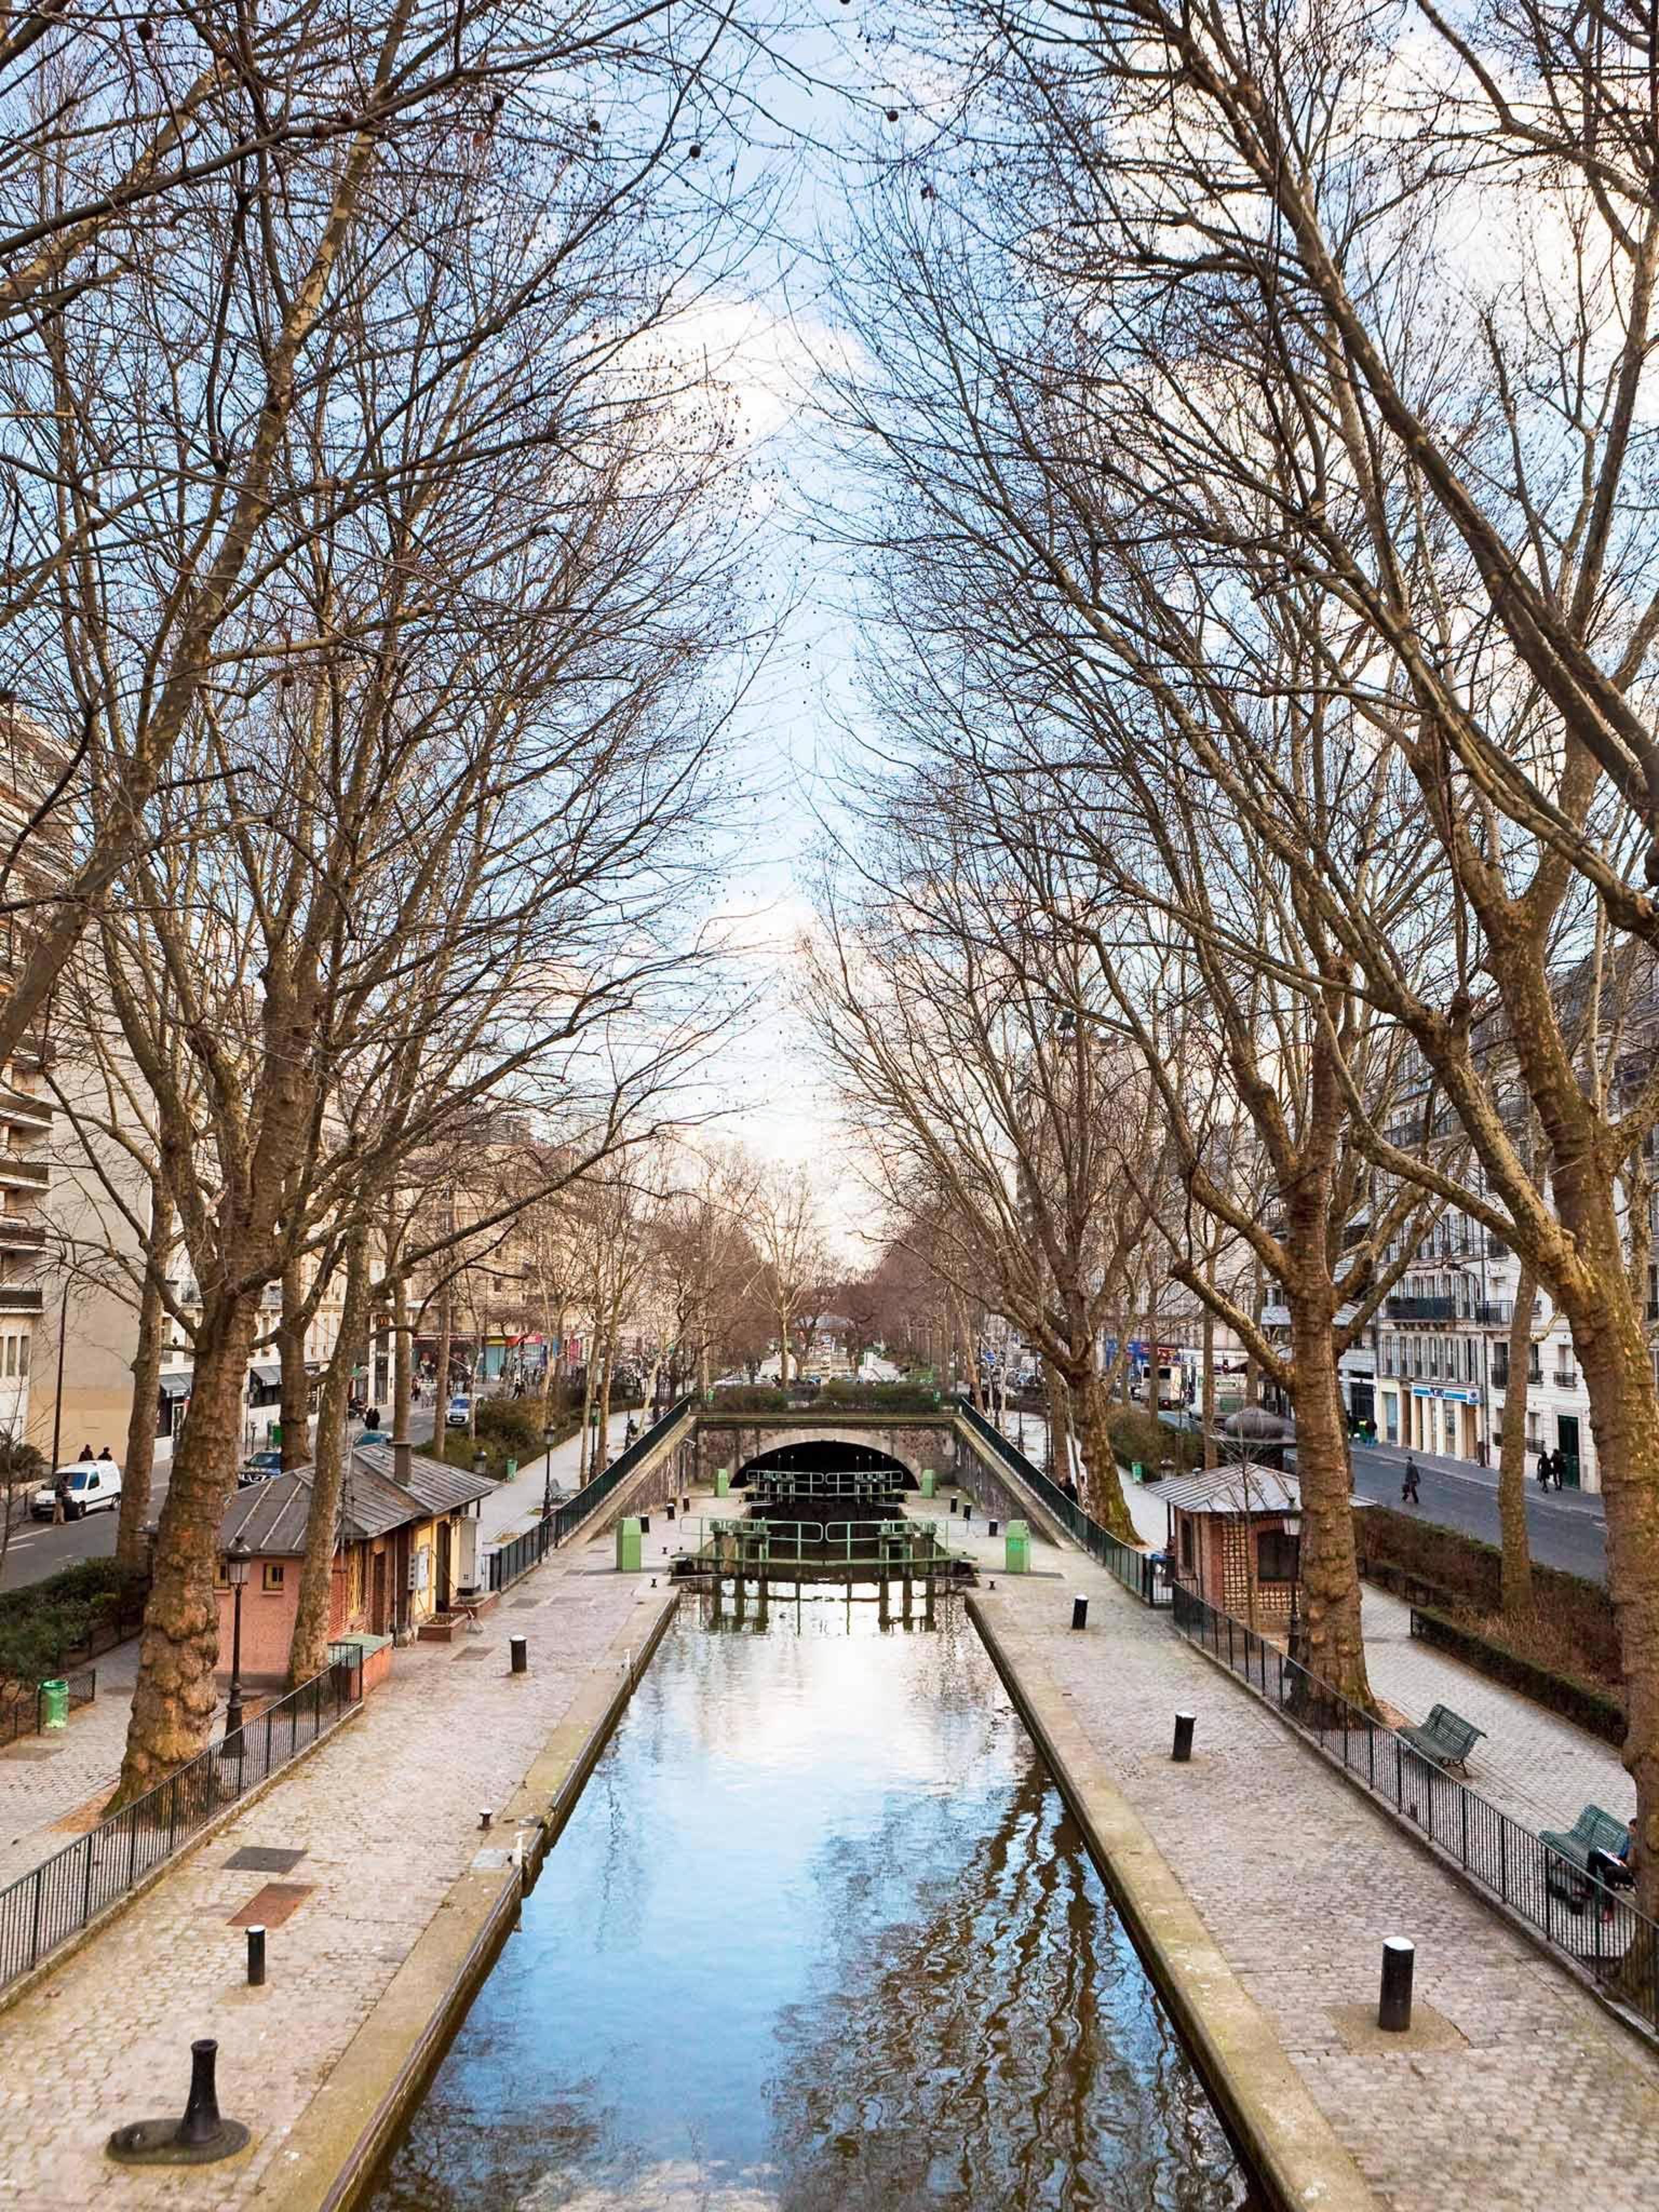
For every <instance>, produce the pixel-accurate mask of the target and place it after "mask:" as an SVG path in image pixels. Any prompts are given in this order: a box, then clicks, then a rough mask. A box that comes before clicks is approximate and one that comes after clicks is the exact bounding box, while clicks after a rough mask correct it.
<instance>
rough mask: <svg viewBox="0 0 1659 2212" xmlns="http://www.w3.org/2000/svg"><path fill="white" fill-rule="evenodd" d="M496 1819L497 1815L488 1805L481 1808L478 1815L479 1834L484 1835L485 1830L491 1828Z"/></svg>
mask: <svg viewBox="0 0 1659 2212" xmlns="http://www.w3.org/2000/svg"><path fill="white" fill-rule="evenodd" d="M494 1819H495V1814H494V1813H493V1812H492V1811H491V1810H490V1808H489V1806H488V1805H485V1806H483V1808H481V1809H480V1811H479V1814H478V1832H479V1833H480V1835H482V1834H483V1832H484V1830H485V1829H486V1828H488V1827H489V1825H490V1823H491V1821H492V1820H494Z"/></svg>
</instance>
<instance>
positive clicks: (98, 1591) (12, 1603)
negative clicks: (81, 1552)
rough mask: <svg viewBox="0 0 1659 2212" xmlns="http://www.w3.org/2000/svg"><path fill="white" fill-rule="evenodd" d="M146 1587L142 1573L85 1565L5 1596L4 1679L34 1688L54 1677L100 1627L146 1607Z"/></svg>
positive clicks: (0, 1654)
mask: <svg viewBox="0 0 1659 2212" xmlns="http://www.w3.org/2000/svg"><path fill="white" fill-rule="evenodd" d="M147 1581H148V1578H147V1577H146V1576H145V1573H144V1571H143V1568H142V1567H124V1566H121V1565H118V1562H117V1561H115V1560H114V1559H82V1560H80V1561H78V1562H77V1563H76V1565H74V1566H72V1567H64V1568H61V1569H60V1570H59V1571H58V1573H57V1574H55V1575H48V1576H47V1577H46V1580H45V1581H44V1582H38V1583H27V1584H26V1585H25V1587H24V1588H23V1589H16V1590H7V1591H5V1592H4V1593H3V1594H0V1678H3V1679H5V1680H10V1681H14V1682H19V1683H22V1684H24V1685H27V1686H31V1687H32V1686H33V1684H35V1683H36V1682H38V1681H40V1680H41V1679H42V1677H43V1676H46V1675H48V1674H55V1673H56V1672H57V1671H58V1668H59V1667H60V1666H61V1665H62V1663H63V1661H64V1655H65V1654H66V1653H68V1652H70V1651H74V1650H77V1649H78V1648H79V1647H80V1646H81V1645H82V1644H88V1643H89V1642H90V1641H91V1640H92V1638H93V1634H94V1631H95V1630H96V1629H97V1628H98V1627H99V1626H100V1624H102V1623H104V1622H106V1621H107V1620H110V1619H111V1618H112V1616H114V1617H116V1618H118V1617H119V1616H120V1615H121V1614H122V1613H124V1612H127V1613H131V1612H132V1611H133V1610H135V1609H136V1608H137V1607H138V1606H140V1605H142V1603H143V1595H144V1591H145V1589H146V1587H147Z"/></svg>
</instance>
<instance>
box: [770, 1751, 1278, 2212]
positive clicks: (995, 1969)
mask: <svg viewBox="0 0 1659 2212" xmlns="http://www.w3.org/2000/svg"><path fill="white" fill-rule="evenodd" d="M919 1809H921V1810H922V1811H923V1818H922V1820H921V1821H920V1822H918V1821H917V1820H915V1817H914V1815H915V1813H916V1812H917V1811H918V1810H919ZM981 1809H982V1810H984V1811H985V1812H986V1813H987V1814H991V1813H994V1823H993V1825H992V1826H990V1827H989V1829H988V1831H984V1830H981V1829H980V1827H979V1823H978V1822H977V1821H976V1820H973V1819H972V1818H971V1814H972V1813H975V1812H978V1811H980V1810H981ZM964 1812H966V1813H969V1815H970V1817H969V1818H967V1819H964V1818H963V1814H964ZM919 1864H920V1865H923V1866H927V1867H932V1868H933V1869H936V1870H937V1871H936V1873H935V1874H934V1875H933V1876H932V1877H931V1878H928V1879H926V1880H924V1881H923V1882H922V1884H921V1889H920V1893H919V1895H917V1897H916V1905H917V1910H916V1913H915V1917H914V1918H913V1919H911V1920H909V1921H908V1922H902V1921H896V1920H895V1919H893V1918H892V1917H891V1913H892V1908H893V1906H894V1905H896V1902H897V1901H898V1900H897V1898H896V1889H897V1888H898V1887H899V1886H900V1885H899V1883H896V1881H895V1880H894V1877H893V1875H892V1872H891V1869H893V1868H894V1867H895V1866H899V1867H901V1868H902V1869H906V1870H907V1871H906V1873H905V1874H904V1875H902V1876H901V1878H900V1879H901V1881H902V1887H903V1888H904V1889H906V1890H910V1891H911V1892H912V1893H913V1894H915V1887H914V1886H915V1873H914V1869H915V1867H916V1866H917V1865H919ZM818 1878H819V1880H820V1881H822V1882H823V1884H824V1885H825V1886H826V1887H829V1888H830V1889H832V1890H833V1892H834V1894H833V1896H832V1897H830V1898H828V1899H826V1900H825V1910H824V1913H823V1920H824V1924H825V1926H826V1927H827V1928H829V1929H835V1930H836V1931H837V1941H836V1952H835V1955H834V1956H833V1958H826V1960H824V1961H823V1972H822V1975H821V1977H820V1984H821V1986H820V1990H819V1993H818V1994H817V1996H815V1997H814V1998H813V1999H812V2000H811V2002H808V2003H806V2004H803V2005H800V2006H797V2007H795V2008H792V2009H791V2011H790V2012H788V2013H787V2014H786V2015H784V2016H783V2017H782V2018H781V2020H780V2021H779V2024H778V2042H779V2047H780V2063H779V2065H778V2068H777V2070H776V2072H775V2075H774V2076H773V2078H772V2080H771V2081H770V2083H769V2102H770V2105H771V2108H772V2113H773V2121H774V2129H775V2136H774V2152H773V2154H774V2157H775V2161H776V2166H777V2172H778V2188H779V2201H780V2203H781V2205H782V2206H783V2207H784V2208H786V2212H818V2208H823V2212H829V2208H831V2207H838V2208H848V2212H863V2208H866V2207H868V2208H870V2212H876V2208H878V2207H880V2208H883V2209H884V2212H892V2208H896V2207H898V2208H902V2207H904V2206H906V2205H910V2204H924V2203H925V2204H927V2205H936V2204H939V2203H957V2204H962V2205H971V2206H973V2207H975V2208H976V2212H978V2208H985V2212H990V2209H991V2208H993V2207H1005V2208H1008V2212H1014V2208H1018V2212H1029V2208H1035V2207H1039V2206H1041V2207H1050V2206H1052V2207H1054V2208H1056V2209H1057V2212H1085V2208H1091V2207H1096V2206H1100V2207H1110V2208H1114V2212H1118V2208H1121V2212H1152V2208H1158V2212H1218V2208H1221V2207H1225V2206H1229V2205H1231V2204H1233V2203H1236V2202H1237V2201H1238V2199H1239V2197H1240V2195H1241V2190H1240V2185H1239V2184H1238V2181H1237V2177H1236V2175H1235V2174H1234V2172H1233V2171H1232V2166H1231V2154H1230V2152H1229V2150H1228V2148H1227V2144H1226V2142H1225V2137H1224V2136H1223V2134H1222V2132H1221V2130H1220V2128H1219V2127H1218V2124H1217V2123H1216V2121H1215V2119H1214V2118H1213V2116H1212V2114H1211V2112H1210V2111H1209V2109H1208V2106H1207V2105H1206V2102H1205V2100H1204V2096H1203V2093H1202V2090H1201V2088H1200V2086H1199V2083H1198V2081H1197V2078H1196V2076H1195V2075H1194V2072H1193V2069H1192V2067H1191V2065H1190V2063H1188V2060H1187V2059H1186V2057H1185V2056H1184V2054H1182V2051H1181V2050H1180V2048H1179V2046H1178V2045H1177V2044H1176V2041H1175V2039H1174V2037H1173V2034H1172V2033H1170V2029H1169V2027H1168V2023H1167V2022H1166V2021H1165V2020H1164V2016H1163V2015H1162V2013H1161V2011H1160V2009H1159V2008H1158V2005H1157V2003H1156V2002H1155V2000H1154V1999H1153V1997H1152V1993H1151V1991H1150V1990H1149V1989H1148V1987H1147V1985H1146V1981H1145V1978H1144V1977H1143V1975H1142V1973H1141V1971H1140V1968H1139V1964H1138V1962H1137V1961H1136V1960H1135V1958H1134V1956H1133V1952H1132V1951H1130V1949H1129V1948H1128V1946H1127V1942H1126V1941H1125V1940H1124V1938H1123V1937H1122V1935H1121V1930H1120V1929H1119V1928H1118V1926H1117V1923H1116V1922H1115V1918H1114V1917H1112V1915H1111V1912H1110V1909H1109V1905H1107V1903H1106V1900H1105V1898H1104V1896H1103V1893H1102V1891H1101V1888H1100V1885H1099V1881H1098V1879H1097V1876H1096V1875H1095V1874H1094V1872H1093V1869H1092V1868H1091V1866H1090V1865H1089V1863H1088V1860H1087V1855H1086V1853H1085V1850H1084V1848H1083V1843H1082V1838H1081V1837H1080V1836H1079V1833H1078V1832H1077V1830H1076V1828H1075V1827H1074V1826H1073V1823H1072V1821H1071V1820H1070V1819H1069V1818H1068V1817H1067V1816H1066V1814H1064V1812H1063V1809H1062V1808H1061V1807H1060V1802H1059V1798H1058V1795H1057V1793H1056V1792H1055V1791H1054V1789H1053V1786H1052V1784H1050V1783H1049V1782H1048V1778H1047V1776H1046V1775H1045V1774H1044V1773H1043V1771H1042V1769H1041V1767H1040V1766H1039V1765H1037V1763H1036V1759H1035V1758H1031V1759H1028V1760H1027V1761H1026V1762H1025V1764H1024V1771H1023V1772H1022V1773H1021V1775H1020V1776H1019V1778H1018V1780H1017V1781H1016V1782H1015V1783H1014V1784H1012V1786H1011V1787H1010V1788H1009V1789H1008V1790H1007V1791H1006V1796H1005V1797H1004V1798H1003V1802H1002V1803H1001V1805H1000V1808H994V1807H993V1806H992V1805H991V1804H990V1803H988V1802H987V1801H986V1800H984V1799H982V1798H981V1799H980V1800H979V1801H978V1802H977V1803H976V1804H975V1805H974V1806H973V1807H971V1808H968V1807H963V1805H962V1804H961V1802H960V1801H957V1802H955V1803H954V1804H953V1803H952V1802H951V1801H948V1800H933V1801H929V1802H928V1804H927V1807H926V1808H915V1807H914V1806H913V1807H909V1808H905V1811H904V1813H903V1814H902V1815H901V1816H900V1817H899V1818H897V1819H896V1820H895V1822H894V1823H893V1825H892V1826H891V1827H890V1829H889V1830H888V1831H887V1832H884V1833H883V1834H882V1835H880V1836H878V1837H872V1838H868V1839H863V1840H860V1841H857V1842H852V1843H846V1844H842V1845H841V1846H840V1847H838V1848H836V1847H832V1848H831V1849H829V1850H826V1851H825V1853H824V1854H823V1856H822V1857H821V1859H820V1862H819V1868H818Z"/></svg>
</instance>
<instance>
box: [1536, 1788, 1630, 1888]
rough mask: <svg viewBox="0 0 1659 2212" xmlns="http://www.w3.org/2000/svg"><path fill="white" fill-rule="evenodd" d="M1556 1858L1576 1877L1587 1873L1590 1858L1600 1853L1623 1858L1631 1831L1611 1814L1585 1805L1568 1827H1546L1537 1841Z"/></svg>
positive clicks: (1608, 1856) (1598, 1807) (1628, 1847)
mask: <svg viewBox="0 0 1659 2212" xmlns="http://www.w3.org/2000/svg"><path fill="white" fill-rule="evenodd" d="M1538 1840H1539V1842H1540V1843H1541V1844H1547V1845H1548V1846H1549V1848H1550V1850H1553V1852H1554V1853H1555V1855H1556V1857H1558V1858H1563V1859H1565V1861H1566V1862H1567V1863H1568V1865H1569V1866H1571V1867H1572V1868H1574V1869H1576V1870H1577V1872H1578V1873H1579V1874H1583V1875H1587V1874H1588V1873H1589V1870H1590V1860H1591V1857H1593V1856H1594V1855H1595V1853H1596V1852H1600V1853H1601V1856H1602V1857H1604V1858H1609V1859H1622V1858H1623V1857H1624V1856H1625V1854H1626V1851H1627V1850H1629V1849H1630V1830H1629V1828H1628V1827H1627V1826H1626V1824H1625V1823H1624V1821H1622V1820H1614V1818H1613V1814H1611V1813H1604V1812H1603V1811H1602V1810H1601V1807H1600V1806H1599V1805H1586V1806H1585V1808H1584V1809H1583V1812H1582V1813H1581V1814H1579V1815H1578V1818H1577V1820H1575V1821H1574V1822H1573V1824H1572V1826H1571V1827H1570V1828H1566V1829H1561V1828H1546V1829H1545V1830H1544V1832H1543V1833H1542V1835H1541V1836H1540V1838H1539V1839H1538Z"/></svg>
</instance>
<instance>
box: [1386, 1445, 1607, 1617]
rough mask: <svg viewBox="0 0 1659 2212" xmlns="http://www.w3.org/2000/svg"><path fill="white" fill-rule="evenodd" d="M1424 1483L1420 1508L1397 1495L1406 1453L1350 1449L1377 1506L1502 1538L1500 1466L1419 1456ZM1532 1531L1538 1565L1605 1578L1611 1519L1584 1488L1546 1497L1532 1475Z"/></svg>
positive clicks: (1473, 1533) (1492, 1541)
mask: <svg viewBox="0 0 1659 2212" xmlns="http://www.w3.org/2000/svg"><path fill="white" fill-rule="evenodd" d="M1415 1456H1416V1459H1417V1468H1418V1475H1419V1481H1420V1484H1421V1502H1420V1504H1418V1505H1417V1506H1415V1507H1413V1506H1409V1505H1402V1504H1401V1499H1400V1475H1401V1468H1403V1467H1404V1466H1405V1464H1406V1455H1405V1453H1404V1452H1403V1451H1400V1450H1397V1449H1389V1448H1388V1447H1386V1446H1384V1447H1380V1448H1378V1449H1376V1450H1372V1449H1368V1448H1367V1447H1366V1446H1364V1445H1363V1444H1356V1445H1355V1446H1354V1448H1353V1486H1354V1496H1355V1497H1356V1498H1369V1499H1370V1500H1372V1501H1373V1502H1374V1503H1375V1504H1379V1505H1392V1506H1393V1507H1395V1510H1397V1511H1399V1512H1401V1513H1410V1512H1413V1511H1416V1512H1419V1513H1420V1514H1421V1515H1422V1516H1423V1517H1424V1519H1425V1521H1433V1522H1437V1523H1438V1524H1439V1526H1440V1527H1441V1528H1458V1529H1461V1530H1462V1533H1463V1534H1465V1535H1466V1536H1480V1537H1481V1538H1483V1539H1484V1540H1485V1541H1486V1542H1487V1543H1489V1544H1495V1543H1496V1542H1497V1541H1498V1476H1497V1473H1496V1471H1495V1470H1492V1469H1487V1468H1478V1467H1470V1466H1468V1464H1467V1463H1466V1462H1459V1463H1458V1464H1457V1465H1456V1466H1455V1467H1452V1466H1449V1465H1448V1463H1447V1462H1445V1461H1444V1460H1437V1459H1431V1458H1429V1457H1428V1456H1427V1455H1425V1454H1423V1453H1420V1452H1419V1453H1418V1454H1416V1455H1415ZM1527 1529H1528V1537H1529V1539H1530V1541H1531V1545H1532V1555H1533V1558H1534V1559H1536V1560H1537V1561H1538V1562H1539V1563H1540V1564H1541V1565H1543V1566H1547V1567H1562V1568H1565V1571H1567V1573H1568V1574H1571V1575H1583V1577H1585V1578H1586V1580H1587V1581H1589V1582H1595V1583H1604V1582H1606V1580H1607V1547H1606V1541H1605V1531H1606V1522H1605V1519H1604V1516H1603V1514H1602V1510H1601V1499H1600V1498H1589V1497H1586V1496H1585V1495H1584V1493H1583V1492H1582V1491H1577V1490H1565V1491H1554V1490H1552V1491H1551V1492H1549V1493H1548V1494H1547V1495H1546V1494H1545V1493H1544V1492H1542V1491H1541V1490H1540V1489H1539V1487H1538V1485H1537V1483H1536V1482H1535V1481H1533V1480H1528V1484H1527Z"/></svg>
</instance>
